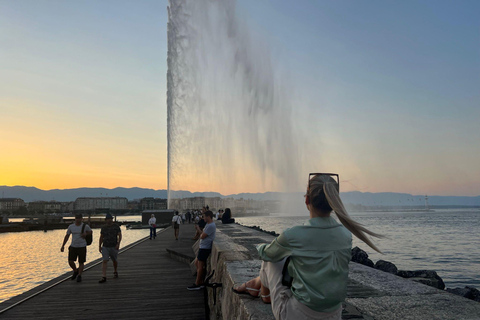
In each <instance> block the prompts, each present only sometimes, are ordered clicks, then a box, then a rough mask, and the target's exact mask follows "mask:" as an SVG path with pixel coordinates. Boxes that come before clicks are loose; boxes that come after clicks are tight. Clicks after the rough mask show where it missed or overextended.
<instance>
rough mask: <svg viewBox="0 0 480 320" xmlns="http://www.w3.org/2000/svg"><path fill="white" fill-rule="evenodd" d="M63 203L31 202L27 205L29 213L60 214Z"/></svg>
mask: <svg viewBox="0 0 480 320" xmlns="http://www.w3.org/2000/svg"><path fill="white" fill-rule="evenodd" d="M63 207H64V205H63V203H62V202H59V201H54V200H52V201H32V202H29V203H28V211H29V212H45V213H46V212H62V211H63V210H62V209H63Z"/></svg>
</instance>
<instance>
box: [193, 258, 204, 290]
mask: <svg viewBox="0 0 480 320" xmlns="http://www.w3.org/2000/svg"><path fill="white" fill-rule="evenodd" d="M195 265H196V266H197V279H196V280H195V284H196V285H197V286H199V285H202V284H203V269H204V267H205V261H200V260H198V259H196V262H195Z"/></svg>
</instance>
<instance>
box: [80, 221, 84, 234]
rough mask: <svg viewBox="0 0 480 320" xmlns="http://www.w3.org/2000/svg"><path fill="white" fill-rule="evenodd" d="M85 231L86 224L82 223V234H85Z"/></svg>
mask: <svg viewBox="0 0 480 320" xmlns="http://www.w3.org/2000/svg"><path fill="white" fill-rule="evenodd" d="M84 231H85V223H83V222H82V232H81V233H83V232H84Z"/></svg>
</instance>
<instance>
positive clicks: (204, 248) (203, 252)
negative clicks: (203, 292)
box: [187, 210, 217, 290]
mask: <svg viewBox="0 0 480 320" xmlns="http://www.w3.org/2000/svg"><path fill="white" fill-rule="evenodd" d="M204 216H205V221H206V223H207V224H206V225H205V228H203V232H202V234H201V235H200V239H201V240H200V249H199V250H198V255H197V258H196V259H195V266H196V267H197V279H196V281H195V283H194V284H193V285H191V286H190V287H188V288H187V289H188V290H200V289H202V288H203V287H204V285H203V282H204V278H205V265H206V263H207V258H208V256H209V255H210V253H211V252H212V245H213V240H215V233H216V231H217V226H216V225H215V222H213V212H212V211H210V210H208V211H206V212H205V213H204Z"/></svg>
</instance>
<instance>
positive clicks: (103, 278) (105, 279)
mask: <svg viewBox="0 0 480 320" xmlns="http://www.w3.org/2000/svg"><path fill="white" fill-rule="evenodd" d="M105 282H107V278H105V277H102V279H100V281H98V283H105Z"/></svg>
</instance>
